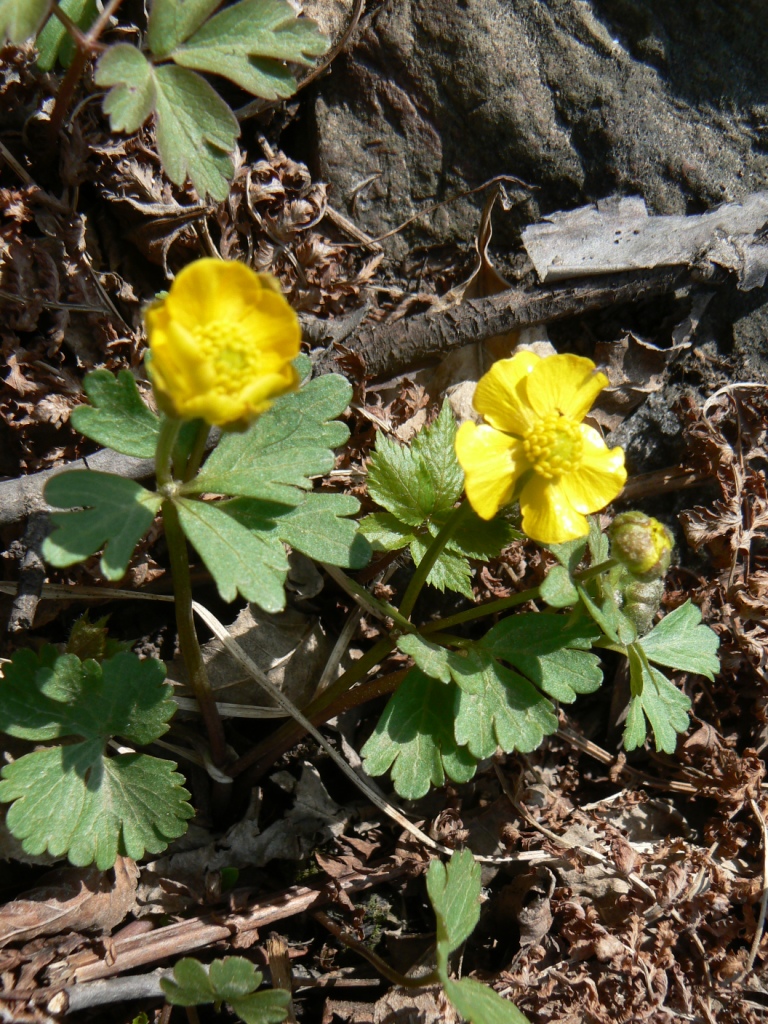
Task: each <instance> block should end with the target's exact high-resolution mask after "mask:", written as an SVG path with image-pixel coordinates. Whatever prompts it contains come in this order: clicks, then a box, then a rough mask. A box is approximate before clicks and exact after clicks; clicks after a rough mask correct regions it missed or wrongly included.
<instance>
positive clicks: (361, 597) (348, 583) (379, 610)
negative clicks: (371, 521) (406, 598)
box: [322, 563, 418, 633]
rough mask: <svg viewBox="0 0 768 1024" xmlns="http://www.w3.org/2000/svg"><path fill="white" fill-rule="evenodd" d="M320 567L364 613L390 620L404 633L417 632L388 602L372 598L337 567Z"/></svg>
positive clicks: (365, 588) (365, 589)
mask: <svg viewBox="0 0 768 1024" xmlns="http://www.w3.org/2000/svg"><path fill="white" fill-rule="evenodd" d="M322 565H323V568H324V569H325V571H326V572H327V573H328V575H329V576H330V577H331V579H332V580H334V581H335V582H336V583H338V585H339V586H340V587H341V589H342V590H344V591H346V593H347V594H349V596H350V597H351V598H353V599H354V600H355V601H356V602H357V603H358V604H359V605H360V607H361V608H363V609H365V611H369V612H372V613H373V614H374V615H375V616H376V617H377V618H380V619H386V618H390V619H392V621H393V622H394V623H395V625H396V626H398V627H399V628H400V629H401V630H402V631H403V632H404V633H416V632H418V630H417V628H416V626H414V625H413V623H412V622H409V621H408V619H406V618H404V617H403V616H402V615H401V613H400V612H399V611H398V610H397V608H394V607H393V606H392V605H391V604H390V603H389V602H388V601H382V600H380V599H379V598H378V597H374V596H373V594H372V593H371V592H370V590H368V589H367V587H362V586H360V584H359V583H358V582H357V581H356V580H353V579H351V578H350V577H349V576H347V574H346V573H344V572H342V571H341V569H339V568H338V567H337V566H335V565H327V564H326V563H322Z"/></svg>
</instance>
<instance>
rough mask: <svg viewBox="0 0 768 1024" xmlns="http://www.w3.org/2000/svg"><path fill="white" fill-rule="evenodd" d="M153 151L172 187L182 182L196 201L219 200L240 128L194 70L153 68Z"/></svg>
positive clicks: (226, 186) (225, 190)
mask: <svg viewBox="0 0 768 1024" xmlns="http://www.w3.org/2000/svg"><path fill="white" fill-rule="evenodd" d="M154 77H155V88H156V90H157V98H156V101H155V102H156V109H157V128H156V137H157V150H158V153H159V154H160V159H161V160H162V163H163V168H164V169H165V171H166V173H167V175H168V177H169V178H170V179H171V181H173V182H174V183H175V184H176V185H180V186H181V185H184V183H185V182H186V180H187V178H189V180H190V181H191V182H192V184H193V185H194V186H195V190H196V192H197V194H198V195H199V196H201V197H204V196H206V195H210V196H212V197H213V199H215V200H216V201H217V202H222V201H223V200H224V199H226V198H227V196H228V194H229V182H230V180H231V178H232V174H233V171H234V164H233V162H232V153H233V151H234V148H235V141H236V140H237V138H238V136H239V135H240V125H239V124H238V122H237V118H236V117H235V115H234V114H233V113H232V111H231V110H230V108H229V107H228V106H227V104H226V103H225V102H224V100H223V99H222V98H221V96H219V94H218V93H217V92H216V90H215V89H214V88H213V87H212V86H210V85H209V84H208V82H206V80H205V79H204V78H201V77H200V75H197V74H195V72H194V71H187V70H186V68H178V67H175V66H173V65H170V64H163V65H161V66H160V67H157V68H155V69H154Z"/></svg>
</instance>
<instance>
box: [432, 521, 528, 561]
mask: <svg viewBox="0 0 768 1024" xmlns="http://www.w3.org/2000/svg"><path fill="white" fill-rule="evenodd" d="M435 532H436V531H435ZM523 536H524V534H522V533H520V531H519V530H516V529H515V528H514V527H513V526H512V524H511V523H509V522H507V520H506V519H505V518H504V517H503V516H497V517H496V518H495V519H490V520H487V519H481V518H480V516H478V515H477V514H476V513H475V512H470V513H469V514H468V515H467V516H466V517H465V518H464V520H463V521H462V523H461V525H460V526H459V529H458V531H457V532H456V533H455V534H454V535H453V537H451V539H450V540H449V541H448V544H447V548H448V550H449V551H451V552H453V553H454V554H457V555H464V557H465V558H476V559H478V560H479V561H481V562H488V561H490V559H491V558H496V556H497V555H499V554H501V552H502V551H503V550H504V548H506V547H508V546H509V545H510V544H511V543H512V541H515V540H521V539H522V537H523Z"/></svg>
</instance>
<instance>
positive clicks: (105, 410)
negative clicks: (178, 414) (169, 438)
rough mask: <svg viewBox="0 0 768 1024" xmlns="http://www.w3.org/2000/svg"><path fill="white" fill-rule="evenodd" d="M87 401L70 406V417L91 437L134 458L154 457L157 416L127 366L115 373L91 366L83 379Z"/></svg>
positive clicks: (158, 424)
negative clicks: (73, 406) (146, 402)
mask: <svg viewBox="0 0 768 1024" xmlns="http://www.w3.org/2000/svg"><path fill="white" fill-rule="evenodd" d="M83 390H84V391H85V393H86V395H87V396H88V399H89V401H90V403H91V404H90V405H79V406H77V408H75V409H73V410H72V415H71V416H70V421H71V423H72V426H73V427H74V428H75V429H76V430H79V431H80V433H81V434H85V436H86V437H90V438H91V440H92V441H96V442H98V444H101V445H104V447H105V448H112V450H113V451H116V452H121V453H122V454H123V455H132V456H134V457H135V458H137V459H153V458H154V457H155V449H156V448H157V438H158V435H159V433H160V420H159V418H158V417H157V416H155V414H154V413H153V412H152V411H151V410H150V409H149V408H147V406H146V405H145V404H144V400H143V399H142V397H141V395H140V393H139V389H138V388H137V387H136V381H135V380H134V378H133V374H132V373H131V372H130V370H121V371H120V372H119V373H118V375H117V377H115V375H114V374H112V373H110V372H109V371H108V370H94V371H93V372H92V373H88V374H86V376H85V380H84V381H83Z"/></svg>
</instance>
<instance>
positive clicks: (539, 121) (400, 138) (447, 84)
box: [312, 0, 768, 252]
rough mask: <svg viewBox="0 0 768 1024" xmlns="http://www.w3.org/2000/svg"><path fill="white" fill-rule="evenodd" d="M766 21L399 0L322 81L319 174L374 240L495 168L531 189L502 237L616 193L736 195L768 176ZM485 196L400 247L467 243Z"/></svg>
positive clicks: (706, 203)
mask: <svg viewBox="0 0 768 1024" xmlns="http://www.w3.org/2000/svg"><path fill="white" fill-rule="evenodd" d="M763 14H764V10H763V6H762V4H759V3H758V2H757V0H743V2H740V3H736V2H734V0H730V2H725V3H723V2H718V0H680V2H678V3H675V4H670V3H668V2H667V0H589V2H587V0H550V2H547V3H542V2H541V0H515V2H514V3H513V2H511V0H456V2H450V3H446V2H445V0H388V2H386V3H384V4H383V5H382V6H380V7H379V8H378V9H377V10H375V11H373V12H372V13H370V14H368V15H366V17H365V18H364V19H363V21H362V23H361V26H360V28H359V30H358V32H357V34H356V36H355V41H354V43H353V44H352V45H351V47H350V48H349V50H348V51H347V53H346V54H345V55H343V56H342V57H340V58H338V59H337V61H336V62H335V63H334V65H333V70H332V72H331V74H330V75H329V76H328V77H327V78H325V79H323V80H321V83H320V85H319V87H318V89H317V92H316V94H315V98H314V121H315V123H314V130H313V132H312V135H313V146H314V150H315V152H314V159H315V167H314V170H315V173H316V174H317V175H318V176H319V177H320V178H322V179H323V180H325V181H328V182H329V183H330V184H331V185H332V192H331V196H332V202H333V203H334V205H335V206H336V207H337V208H339V209H341V210H342V211H343V212H345V213H347V214H348V215H350V216H352V217H353V218H354V219H355V220H356V221H357V223H358V224H360V225H361V226H362V227H364V228H365V229H366V230H367V231H369V232H370V233H371V234H372V235H378V234H382V233H384V232H386V231H389V230H391V229H392V228H394V227H396V226H397V225H399V224H400V223H402V221H404V220H405V219H406V218H408V217H410V216H412V215H413V214H414V213H417V212H418V211H419V210H422V209H424V208H426V207H428V206H430V205H432V204H434V203H438V202H440V201H441V200H444V199H446V198H449V197H451V196H455V195H456V194H458V193H460V192H461V191H463V190H465V189H468V188H474V187H476V186H478V185H481V184H482V183H483V182H484V181H486V180H487V179H489V178H492V177H493V176H495V175H499V174H508V175H516V176H518V177H519V178H521V179H523V180H524V181H525V182H526V183H527V184H528V185H529V186H531V187H532V188H533V189H534V190H533V191H532V192H524V191H523V192H520V193H519V198H520V203H519V205H518V206H517V207H516V209H515V210H514V211H513V212H512V214H508V215H507V216H505V217H499V218H498V220H499V221H500V222H505V223H506V228H507V231H508V232H509V229H510V228H511V229H514V228H515V227H519V226H520V225H522V224H525V223H530V222H531V221H533V220H536V219H537V218H538V217H539V216H540V215H541V214H543V213H547V212H551V211H552V210H556V209H566V208H570V207H572V206H575V205H578V204H580V203H583V202H585V201H589V200H595V199H600V198H604V197H606V196H608V195H612V194H616V193H621V194H640V195H642V196H643V197H644V198H645V200H646V202H647V203H648V206H649V208H650V209H651V210H652V211H654V212H656V213H686V212H698V211H700V210H702V209H705V208H708V207H710V206H712V205H715V204H717V203H719V202H722V201H725V200H732V199H738V198H739V197H741V196H743V195H745V194H747V193H749V192H752V191H755V190H757V189H760V188H764V187H765V186H766V184H768V152H766V145H765V143H766V139H768V88H767V87H766V78H765V65H764V55H765V53H766V52H768V28H767V27H766V26H767V23H766V19H765V18H764V16H763ZM481 204H482V197H481V196H473V197H468V198H465V199H461V200H458V201H456V202H453V203H451V204H450V205H448V206H445V207H442V208H440V209H439V210H437V211H436V212H434V213H432V214H427V215H425V216H424V217H422V218H420V219H419V221H418V226H417V228H415V229H413V228H412V229H410V232H409V233H407V234H406V235H404V236H397V237H396V240H395V241H394V242H392V243H390V245H391V247H392V249H393V250H394V251H395V252H405V251H406V249H407V248H408V246H409V245H412V244H413V243H414V242H416V241H425V242H437V241H446V240H457V241H465V242H466V241H469V240H470V239H471V238H472V237H473V235H474V232H475V229H476V226H477V220H478V214H477V210H478V208H479V207H480V206H481ZM505 223H499V224H498V225H497V240H498V241H499V242H502V243H503V242H504V241H505V239H504V235H503V229H504V226H505ZM510 238H511V235H509V234H508V239H510Z"/></svg>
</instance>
